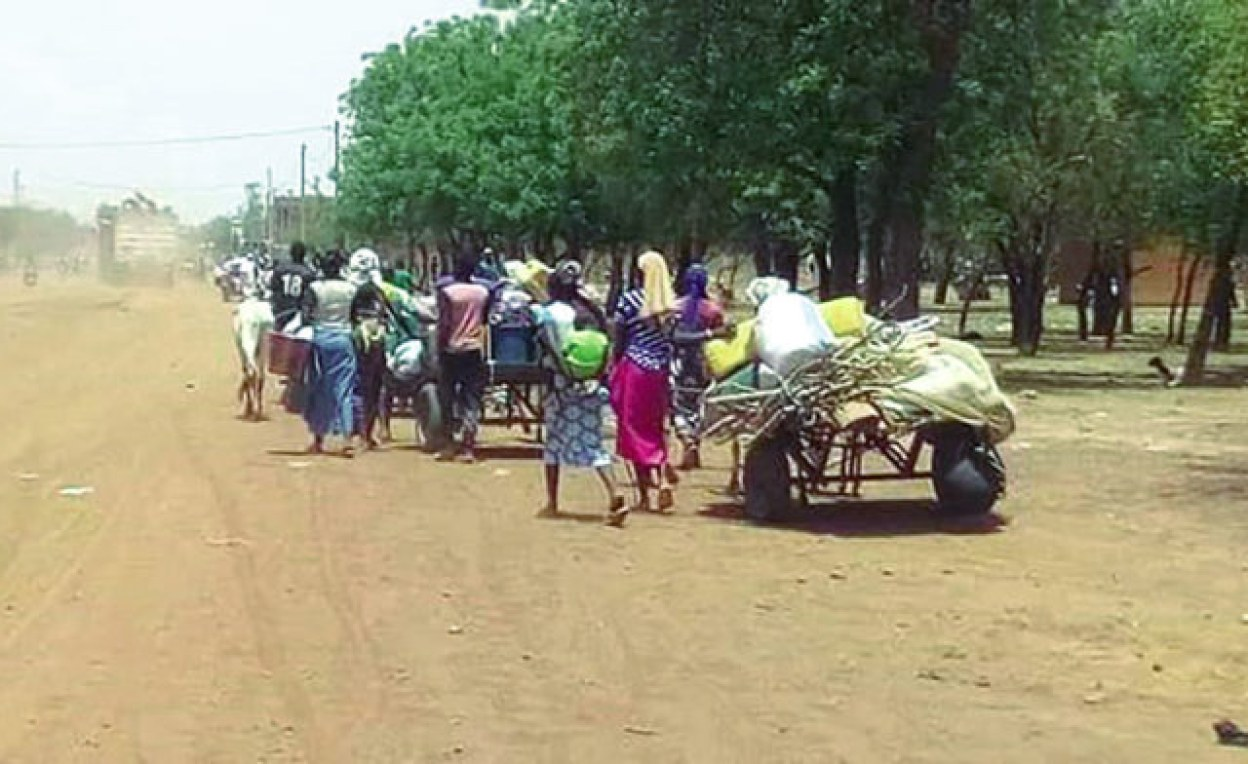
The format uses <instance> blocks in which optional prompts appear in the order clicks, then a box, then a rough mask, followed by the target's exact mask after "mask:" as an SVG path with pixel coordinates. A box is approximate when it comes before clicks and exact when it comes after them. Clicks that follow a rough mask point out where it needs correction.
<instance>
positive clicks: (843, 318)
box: [819, 297, 867, 337]
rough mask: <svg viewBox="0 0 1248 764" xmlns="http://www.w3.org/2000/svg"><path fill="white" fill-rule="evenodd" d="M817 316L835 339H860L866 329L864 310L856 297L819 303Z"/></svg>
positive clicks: (839, 298)
mask: <svg viewBox="0 0 1248 764" xmlns="http://www.w3.org/2000/svg"><path fill="white" fill-rule="evenodd" d="M819 314H820V315H821V316H823V322H824V323H825V324H827V325H828V328H829V329H831V330H832V333H833V334H835V335H836V336H837V337H861V336H862V335H863V333H864V332H865V331H866V328H867V317H866V310H864V308H863V304H862V300H859V299H858V298H857V297H838V298H837V299H835V300H830V301H828V302H825V303H821V304H820V305H819Z"/></svg>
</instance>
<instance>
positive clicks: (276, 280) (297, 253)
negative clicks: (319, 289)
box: [269, 241, 316, 332]
mask: <svg viewBox="0 0 1248 764" xmlns="http://www.w3.org/2000/svg"><path fill="white" fill-rule="evenodd" d="M307 258H308V250H307V247H306V246H304V243H303V242H301V241H296V242H295V243H293V244H291V245H290V261H289V262H282V263H278V265H277V267H275V268H274V269H273V274H272V275H271V276H270V277H269V293H270V294H271V295H272V296H273V297H272V302H273V318H274V320H275V322H276V323H275V324H274V326H276V327H277V330H278V331H279V332H280V331H289V328H294V327H293V326H292V323H293V321H294V319H295V317H297V316H298V315H299V305H300V303H301V302H303V293H304V292H306V291H307V290H308V288H309V287H310V286H312V282H313V281H316V271H315V270H313V268H312V266H310V265H308V264H307ZM288 327H289V328H288Z"/></svg>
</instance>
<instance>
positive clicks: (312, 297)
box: [303, 255, 356, 457]
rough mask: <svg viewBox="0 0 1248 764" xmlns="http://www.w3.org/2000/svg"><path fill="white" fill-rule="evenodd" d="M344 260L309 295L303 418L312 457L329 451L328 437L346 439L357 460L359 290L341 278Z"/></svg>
mask: <svg viewBox="0 0 1248 764" xmlns="http://www.w3.org/2000/svg"><path fill="white" fill-rule="evenodd" d="M343 266H344V263H343V258H342V256H341V255H334V256H331V257H328V258H326V259H325V262H324V266H323V267H324V269H325V278H324V279H323V280H320V281H314V282H312V285H311V288H309V289H308V290H307V291H306V292H304V295H305V297H304V302H303V321H304V323H305V324H308V325H310V326H312V328H313V331H314V334H313V337H312V357H311V358H309V359H308V363H307V366H306V367H305V372H304V374H305V378H304V383H305V388H306V390H307V402H306V405H305V407H304V412H303V418H304V421H306V422H307V423H308V429H309V430H310V431H311V432H312V445H311V446H309V447H308V451H309V452H310V453H316V454H319V453H322V452H324V450H325V437H326V436H327V435H338V436H341V437H342V438H343V449H342V453H343V455H344V456H347V457H351V456H354V455H355V442H354V437H353V434H354V430H355V426H354V425H355V415H354V410H353V407H352V401H351V398H352V393H353V391H354V388H355V375H356V364H355V345H354V344H353V343H352V341H351V302H352V300H353V299H354V298H355V287H354V286H353V285H352V284H351V283H350V282H348V281H346V280H344V279H343V278H342V275H343V274H342V271H343Z"/></svg>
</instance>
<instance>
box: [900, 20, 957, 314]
mask: <svg viewBox="0 0 1248 764" xmlns="http://www.w3.org/2000/svg"><path fill="white" fill-rule="evenodd" d="M912 10H913V11H914V14H915V21H916V23H917V25H918V27H919V34H920V39H921V40H922V43H923V47H924V49H925V52H926V54H927V63H928V73H927V78H926V81H925V82H924V84H923V89H922V91H921V92H920V94H919V96H918V100H917V102H916V104H915V108H914V111H913V113H912V114H911V116H910V118H909V119H908V120H906V124H905V126H904V127H903V129H902V134H901V139H900V142H899V145H898V149H899V153H898V158H899V160H900V161H899V162H898V180H899V183H898V184H897V187H896V188H897V191H898V192H899V193H898V194H897V195H896V196H895V197H894V198H893V199H892V200H891V203H890V204H889V207H890V211H891V214H890V215H889V216H888V226H889V231H890V237H889V239H890V240H889V245H890V246H889V256H888V272H889V281H890V284H889V291H890V294H889V298H890V299H896V298H897V297H901V301H900V303H899V304H898V306H897V311H896V312H897V317H898V318H901V319H908V318H914V317H915V316H917V315H918V313H919V256H920V255H921V254H922V251H923V216H924V207H925V203H926V199H927V190H928V185H929V181H930V179H931V173H932V163H933V160H934V158H935V155H936V135H937V128H938V126H939V123H940V116H941V111H942V109H943V107H944V105H945V103H946V102H947V101H948V100H949V97H950V96H951V95H952V94H953V90H954V79H955V76H956V74H957V70H958V64H959V62H960V60H961V57H962V34H963V32H965V31H966V29H967V27H968V26H969V24H970V17H971V0H944V1H943V2H936V1H935V0H921V1H920V2H916V3H914V5H912Z"/></svg>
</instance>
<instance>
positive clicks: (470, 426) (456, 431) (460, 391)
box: [438, 255, 490, 463]
mask: <svg viewBox="0 0 1248 764" xmlns="http://www.w3.org/2000/svg"><path fill="white" fill-rule="evenodd" d="M476 267H477V259H476V258H475V257H473V256H472V255H461V256H460V257H459V258H457V259H456V261H455V273H454V277H453V279H452V280H451V281H450V282H448V283H445V284H443V285H442V286H441V287H439V288H438V360H439V363H440V372H439V381H440V383H441V384H440V388H441V390H440V392H441V395H442V410H443V411H444V412H446V413H447V414H449V416H448V417H447V423H448V430H447V434H446V436H447V437H446V444H447V445H446V448H445V449H444V450H443V452H442V454H441V456H440V457H439V458H441V459H442V460H444V461H449V460H451V459H454V458H455V457H456V456H458V457H460V459H461V460H462V461H464V462H469V463H471V462H474V461H476V447H477V430H478V429H479V427H480V421H481V399H482V396H484V394H485V386H486V382H487V379H488V371H487V368H486V364H485V331H486V310H487V308H488V305H489V301H490V292H489V290H488V289H486V288H485V287H484V286H482V285H481V284H479V283H477V282H476V281H474V280H473V278H472V274H473V271H474V270H475V269H476Z"/></svg>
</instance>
